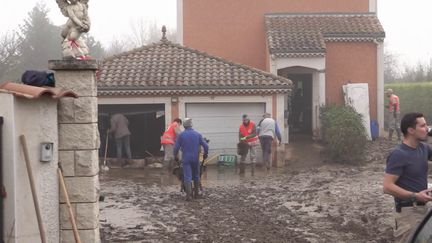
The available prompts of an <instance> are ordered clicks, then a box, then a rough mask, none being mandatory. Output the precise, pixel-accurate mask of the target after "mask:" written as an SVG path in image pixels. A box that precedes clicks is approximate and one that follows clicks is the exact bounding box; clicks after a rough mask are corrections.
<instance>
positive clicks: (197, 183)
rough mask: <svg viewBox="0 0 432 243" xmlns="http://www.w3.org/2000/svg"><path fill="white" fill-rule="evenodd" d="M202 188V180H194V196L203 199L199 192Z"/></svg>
mask: <svg viewBox="0 0 432 243" xmlns="http://www.w3.org/2000/svg"><path fill="white" fill-rule="evenodd" d="M200 188H201V183H200V181H194V188H193V197H194V198H195V199H201V198H202V195H201V194H200V193H199V191H200Z"/></svg>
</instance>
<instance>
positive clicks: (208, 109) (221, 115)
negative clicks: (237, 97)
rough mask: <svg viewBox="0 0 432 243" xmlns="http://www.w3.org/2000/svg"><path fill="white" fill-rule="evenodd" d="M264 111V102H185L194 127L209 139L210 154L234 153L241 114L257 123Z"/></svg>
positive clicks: (187, 114)
mask: <svg viewBox="0 0 432 243" xmlns="http://www.w3.org/2000/svg"><path fill="white" fill-rule="evenodd" d="M264 111H265V103H218V104H202V103H201V104H186V117H190V118H192V121H193V127H194V129H195V130H197V131H198V132H200V133H201V134H202V135H203V137H206V138H208V139H210V144H209V145H210V154H236V151H237V143H238V131H239V126H240V124H241V122H242V115H243V114H248V115H249V117H250V118H251V120H253V121H254V122H255V123H256V124H258V122H259V121H260V120H261V119H262V115H263V114H264Z"/></svg>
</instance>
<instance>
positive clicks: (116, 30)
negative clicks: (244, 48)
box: [0, 0, 432, 64]
mask: <svg viewBox="0 0 432 243" xmlns="http://www.w3.org/2000/svg"><path fill="white" fill-rule="evenodd" d="M216 1H217V0H216ZM37 2H44V3H46V5H47V7H48V8H49V9H50V13H49V17H50V19H51V20H52V21H53V23H54V24H56V25H61V24H64V23H65V22H66V17H64V16H63V15H61V13H60V10H59V9H58V7H57V4H56V1H55V0H4V3H3V5H2V14H1V15H0V34H3V33H5V32H6V31H10V30H13V29H14V28H17V26H18V25H19V24H22V23H23V19H24V18H26V16H27V13H28V12H29V11H30V10H31V9H32V8H33V7H34V6H35V4H36V3H37ZM176 2H177V1H176V0H121V1H115V0H109V1H107V0H90V1H89V4H90V9H89V13H90V18H91V21H92V27H91V31H90V32H91V34H92V35H94V36H95V37H96V38H97V39H98V40H100V41H101V42H102V43H103V44H104V45H108V43H109V42H110V41H111V40H112V39H113V38H114V37H121V36H125V35H127V33H128V32H130V31H131V25H132V24H133V23H136V22H138V21H139V20H141V19H145V20H151V21H152V20H155V21H157V22H158V23H159V24H160V25H162V24H165V25H166V26H167V27H168V28H175V27H176V13H177V12H176ZM431 11H432V0H410V1H407V0H378V17H379V19H380V21H381V23H382V25H383V26H384V30H385V31H386V36H387V37H386V39H385V42H386V48H387V49H388V50H390V51H391V52H392V53H394V54H396V55H397V56H398V58H399V60H400V61H401V62H402V64H403V63H408V64H416V63H417V62H419V61H421V62H423V63H426V62H429V60H430V59H431V58H432V25H431V23H432V14H431V13H430V12H431Z"/></svg>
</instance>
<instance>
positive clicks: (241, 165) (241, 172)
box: [239, 162, 246, 175]
mask: <svg viewBox="0 0 432 243" xmlns="http://www.w3.org/2000/svg"><path fill="white" fill-rule="evenodd" d="M239 169H240V171H239V174H240V175H243V174H244V173H245V170H246V165H245V163H244V162H240V165H239Z"/></svg>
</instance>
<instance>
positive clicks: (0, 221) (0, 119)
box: [0, 116, 6, 242]
mask: <svg viewBox="0 0 432 243" xmlns="http://www.w3.org/2000/svg"><path fill="white" fill-rule="evenodd" d="M2 142H3V117H2V116H0V242H3V217H4V213H3V198H5V197H6V190H5V188H4V185H3V143H2Z"/></svg>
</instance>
